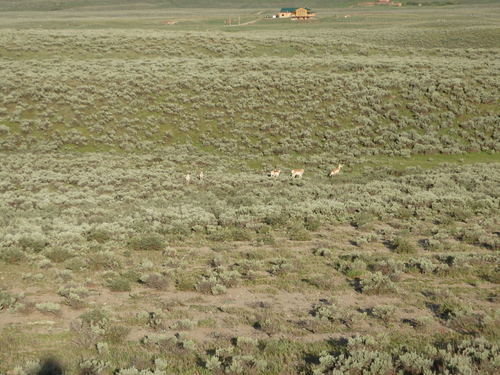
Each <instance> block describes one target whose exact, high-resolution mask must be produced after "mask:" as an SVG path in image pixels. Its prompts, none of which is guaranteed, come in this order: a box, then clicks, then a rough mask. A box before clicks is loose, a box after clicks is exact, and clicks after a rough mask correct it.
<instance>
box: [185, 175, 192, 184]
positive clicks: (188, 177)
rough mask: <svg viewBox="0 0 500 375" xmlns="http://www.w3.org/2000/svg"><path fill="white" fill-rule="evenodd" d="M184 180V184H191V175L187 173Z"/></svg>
mask: <svg viewBox="0 0 500 375" xmlns="http://www.w3.org/2000/svg"><path fill="white" fill-rule="evenodd" d="M184 179H185V180H186V184H189V183H190V182H191V175H190V174H189V173H188V174H187V175H185V176H184Z"/></svg>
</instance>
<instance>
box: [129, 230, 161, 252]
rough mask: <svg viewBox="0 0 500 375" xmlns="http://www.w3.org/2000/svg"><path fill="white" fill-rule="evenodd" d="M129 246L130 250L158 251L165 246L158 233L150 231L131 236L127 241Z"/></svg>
mask: <svg viewBox="0 0 500 375" xmlns="http://www.w3.org/2000/svg"><path fill="white" fill-rule="evenodd" d="M129 246H130V247H131V248H132V250H148V251H155V250H156V251H160V250H163V248H164V247H165V242H164V241H163V238H162V237H161V236H160V235H158V234H156V233H150V234H143V235H140V236H136V237H134V238H132V239H131V240H130V241H129Z"/></svg>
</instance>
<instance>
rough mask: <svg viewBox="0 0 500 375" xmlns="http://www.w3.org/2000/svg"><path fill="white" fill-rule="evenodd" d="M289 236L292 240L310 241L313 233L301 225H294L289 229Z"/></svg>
mask: <svg viewBox="0 0 500 375" xmlns="http://www.w3.org/2000/svg"><path fill="white" fill-rule="evenodd" d="M288 236H289V237H288V238H289V239H290V240H292V241H310V240H311V239H312V236H311V233H309V231H307V230H306V229H305V228H304V227H303V226H301V225H294V226H293V227H291V228H290V229H289V230H288Z"/></svg>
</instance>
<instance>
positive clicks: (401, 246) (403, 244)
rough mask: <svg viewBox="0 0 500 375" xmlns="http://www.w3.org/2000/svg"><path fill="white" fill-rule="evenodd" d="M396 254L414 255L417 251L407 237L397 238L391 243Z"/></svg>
mask: <svg viewBox="0 0 500 375" xmlns="http://www.w3.org/2000/svg"><path fill="white" fill-rule="evenodd" d="M391 245H392V248H393V249H394V252H396V253H398V254H414V253H416V252H417V249H416V248H415V246H414V245H413V243H412V242H411V241H410V240H409V239H408V238H406V237H396V238H394V239H393V240H392V242H391Z"/></svg>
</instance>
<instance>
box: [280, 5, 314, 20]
mask: <svg viewBox="0 0 500 375" xmlns="http://www.w3.org/2000/svg"><path fill="white" fill-rule="evenodd" d="M315 16H316V14H314V13H313V12H312V10H311V8H281V10H280V11H279V12H278V14H276V17H275V18H291V19H295V20H307V19H310V18H312V17H315Z"/></svg>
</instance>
